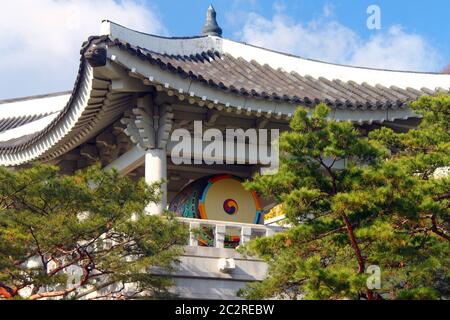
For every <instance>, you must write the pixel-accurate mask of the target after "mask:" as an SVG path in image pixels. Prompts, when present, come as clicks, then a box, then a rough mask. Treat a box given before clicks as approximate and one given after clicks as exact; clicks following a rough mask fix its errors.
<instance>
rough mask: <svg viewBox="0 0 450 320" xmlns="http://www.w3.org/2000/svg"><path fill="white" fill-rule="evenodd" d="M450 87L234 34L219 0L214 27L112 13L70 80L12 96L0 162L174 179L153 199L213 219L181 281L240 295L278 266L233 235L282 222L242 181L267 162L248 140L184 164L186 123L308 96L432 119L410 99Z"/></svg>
mask: <svg viewBox="0 0 450 320" xmlns="http://www.w3.org/2000/svg"><path fill="white" fill-rule="evenodd" d="M449 90H450V75H445V74H437V73H420V72H408V71H405V72H403V71H391V70H378V69H369V68H361V67H352V66H344V65H337V64H332V63H326V62H322V61H315V60H310V59H304V58H301V57H297V56H294V55H290V54H286V53H280V52H275V51H272V50H268V49H265V48H260V47H256V46H252V45H249V44H245V43H240V42H236V41H232V40H229V39H225V38H222V30H221V28H220V27H219V26H218V24H217V22H216V13H215V11H214V9H213V8H212V7H210V8H209V9H208V12H207V20H206V24H205V26H204V28H203V30H202V34H201V35H200V36H193V37H161V36H157V35H150V34H146V33H142V32H139V31H135V30H130V29H128V28H126V27H124V26H120V25H118V24H115V23H113V22H110V21H103V23H102V25H101V32H100V34H99V35H97V36H93V37H90V38H89V39H88V40H87V41H86V42H85V43H84V44H83V45H82V48H81V55H80V64H79V69H78V75H77V77H76V79H75V84H74V87H73V89H72V91H68V92H61V93H50V94H46V95H41V96H33V97H26V98H19V99H9V100H3V101H0V165H1V166H8V167H21V166H28V165H31V164H33V163H35V162H45V163H50V164H55V165H58V166H60V168H61V172H62V173H64V174H71V173H73V172H74V171H76V170H78V169H82V168H85V167H87V166H89V165H91V164H93V163H95V162H97V161H100V162H101V163H102V165H103V166H104V167H105V169H109V168H113V167H114V168H117V170H119V171H120V173H121V174H123V175H129V176H130V177H133V178H139V177H145V179H146V181H147V182H148V183H152V182H155V181H160V180H162V179H165V180H166V181H167V183H166V184H165V185H163V191H164V196H163V199H162V201H161V203H160V204H159V205H156V206H153V207H151V208H149V211H150V212H151V213H152V214H158V213H161V212H163V210H165V209H167V208H169V206H170V209H171V210H174V211H176V212H177V213H179V215H180V216H181V219H184V220H185V221H186V223H189V224H190V225H191V227H192V228H194V227H198V226H200V225H201V226H207V227H211V228H212V229H211V230H212V231H211V234H210V237H209V238H208V237H207V236H205V239H204V241H203V242H204V243H200V242H199V240H198V239H197V238H196V236H194V235H191V239H190V246H189V247H187V249H186V254H185V256H184V257H183V259H182V261H183V263H184V264H183V268H182V270H180V271H179V272H178V273H176V275H175V276H176V279H177V285H178V287H177V291H178V293H180V294H181V295H182V296H184V297H195V298H231V297H234V296H235V292H236V291H237V289H239V288H240V287H242V285H243V284H245V283H246V282H248V281H255V280H259V279H262V277H264V273H265V270H266V266H265V265H264V264H263V263H262V262H261V261H258V260H253V259H250V258H243V257H241V256H239V255H238V254H237V253H236V252H235V251H234V250H233V248H234V247H235V245H237V244H239V243H243V242H245V241H248V240H249V239H251V238H252V237H255V236H261V235H265V234H270V233H272V232H276V227H273V226H270V225H264V224H263V219H262V218H261V215H262V214H263V213H264V212H265V210H266V211H267V210H269V209H270V208H271V207H273V203H271V201H270V199H259V198H258V197H257V195H253V194H251V195H249V194H248V193H246V192H247V191H245V190H244V189H243V188H241V187H240V183H239V178H250V177H251V176H252V174H253V173H255V172H256V171H258V170H260V168H261V164H260V163H256V164H255V163H253V162H251V161H250V158H251V157H252V155H251V154H247V156H246V158H245V159H244V160H246V163H245V164H214V165H207V164H205V163H203V162H202V163H201V164H182V165H176V164H174V163H173V161H172V159H171V158H170V154H171V151H172V149H173V147H174V142H173V141H171V139H170V136H171V134H172V132H173V131H174V130H176V129H186V130H188V131H189V132H192V131H193V129H194V128H193V127H194V121H202V124H203V128H204V129H207V128H216V129H219V130H221V131H224V130H225V129H227V128H242V129H243V130H246V129H249V128H256V129H261V128H267V129H279V130H281V131H283V130H288V128H289V126H288V124H289V120H290V118H291V117H292V115H293V113H294V112H295V109H296V108H297V107H298V106H303V107H306V108H313V107H314V106H315V105H317V104H319V103H322V102H323V103H326V104H327V105H329V106H330V107H331V108H332V117H333V118H335V119H337V120H341V121H351V122H353V123H355V125H356V126H358V127H359V128H360V129H361V132H368V131H370V130H371V129H373V128H378V127H380V126H387V127H390V128H393V129H394V130H398V131H404V130H408V129H410V128H413V127H414V126H416V125H417V124H418V122H419V120H420V119H419V117H418V115H416V114H414V113H413V112H412V111H411V109H410V108H409V106H408V103H409V102H411V101H413V100H416V99H417V98H418V97H420V96H423V95H435V94H437V93H440V92H445V93H448V92H449ZM199 156H200V157H201V155H199V154H198V153H196V152H192V154H190V157H191V158H192V160H195V159H196V158H198V157H199ZM202 160H203V161H204V160H205V159H204V158H203V159H202ZM244 162H245V161H244ZM215 186H216V187H215ZM241 189H242V190H241ZM202 201H203V202H202ZM192 203H193V204H192ZM202 205H203V207H202ZM202 208H203V209H202ZM238 208H239V209H238ZM221 210H222V211H221ZM239 210H240V211H239ZM244 211H245V212H244ZM237 212H239V213H242V215H237ZM258 214H259V215H258ZM233 244H235V245H233Z"/></svg>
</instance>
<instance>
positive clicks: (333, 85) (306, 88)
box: [0, 21, 450, 165]
mask: <svg viewBox="0 0 450 320" xmlns="http://www.w3.org/2000/svg"><path fill="white" fill-rule="evenodd" d="M90 50H94V51H95V50H98V52H97V53H96V54H95V55H92V52H90ZM107 61H108V63H109V66H119V67H121V68H122V70H124V71H128V72H130V73H131V74H132V75H133V74H134V75H137V76H138V78H141V80H145V81H147V83H146V85H149V84H150V85H153V86H155V87H156V88H157V89H161V90H165V91H167V93H170V94H172V95H173V94H174V92H176V95H177V96H178V97H179V98H180V99H181V98H182V97H181V96H183V95H188V96H189V101H190V102H191V100H192V101H194V100H195V101H199V104H200V103H203V105H204V104H205V101H206V102H207V105H208V107H210V108H216V107H217V108H219V107H220V108H219V110H221V109H223V107H224V106H225V107H226V108H227V111H228V109H230V108H234V109H236V110H238V111H236V112H237V113H238V114H240V113H241V112H242V109H244V110H246V113H247V114H251V113H255V115H256V116H258V117H259V116H261V113H265V114H266V116H267V117H268V118H269V117H271V115H272V114H277V116H280V115H281V114H284V115H286V116H288V117H289V116H290V115H291V114H292V113H293V110H295V107H296V106H297V105H305V106H311V105H314V104H317V103H320V102H325V103H327V104H328V105H330V106H331V107H332V108H333V109H334V110H335V113H334V116H335V117H336V118H338V117H337V115H338V111H339V110H342V112H340V118H341V119H345V117H353V118H351V119H352V120H355V121H362V120H361V115H362V114H367V113H370V114H373V115H374V117H372V116H370V117H362V118H365V119H368V120H367V121H369V122H371V121H372V118H375V120H374V121H384V120H386V119H389V120H392V119H399V118H407V117H411V116H414V115H413V114H412V113H411V112H410V111H408V110H407V109H408V108H407V104H408V102H410V101H412V100H415V99H417V98H418V97H419V96H421V95H433V94H436V93H438V92H448V90H449V89H450V75H442V74H430V73H417V72H399V71H386V70H376V69H367V68H356V67H349V66H339V65H334V64H328V63H324V62H318V61H313V60H307V59H303V58H299V57H295V56H290V55H286V54H281V53H277V52H273V51H270V50H266V49H262V48H258V47H254V46H249V45H246V44H243V43H238V42H234V41H230V40H227V39H222V38H220V37H215V36H202V37H190V38H164V37H159V36H152V35H147V34H143V33H140V32H136V31H133V30H129V29H127V28H124V27H122V26H119V25H116V24H113V23H110V22H108V21H106V22H104V23H103V25H102V35H101V36H97V37H91V38H89V40H88V41H87V42H86V43H84V44H83V47H82V50H81V59H80V67H79V71H78V76H77V79H76V81H75V85H74V89H73V91H72V92H71V94H70V95H68V96H67V100H68V102H67V103H66V104H64V105H61V106H60V107H58V108H56V109H51V108H50V105H49V106H48V107H49V110H48V112H47V111H45V110H44V111H43V112H41V111H40V112H34V113H33V112H31V113H29V112H28V113H21V111H17V113H14V114H13V115H12V116H11V115H10V114H9V113H8V114H7V113H5V114H4V115H3V116H2V113H1V110H2V108H3V107H5V106H7V105H8V104H11V103H14V101H6V102H3V104H0V165H17V164H22V163H26V162H28V161H32V160H36V159H44V160H48V159H52V158H54V157H57V156H59V155H61V154H63V153H64V152H66V151H68V150H70V148H73V147H76V146H77V145H79V144H81V143H83V142H84V141H86V139H89V138H91V137H93V136H94V135H95V134H96V133H98V132H99V130H102V128H104V127H105V126H107V125H109V124H111V121H115V119H117V118H118V117H120V115H121V113H123V111H124V110H125V109H126V108H127V107H129V105H130V101H131V99H132V93H130V92H129V93H128V94H127V93H126V92H116V91H114V89H113V88H112V87H111V83H112V79H111V78H108V76H105V74H102V72H99V71H98V70H100V69H101V68H97V67H103V66H105V65H106V63H107ZM124 77H128V74H127V73H124ZM145 81H144V83H145ZM170 94H169V95H170ZM183 98H184V97H183ZM33 101H37V99H36V98H34V99H29V100H28V103H33ZM16 102H17V101H16ZM192 103H193V102H192ZM200 105H202V104H200ZM44 107H45V106H44ZM44 109H45V108H44ZM50 109H51V110H50ZM396 109H398V112H396V111H395V110H396ZM261 110H262V111H261ZM383 110H384V111H383ZM50 115H54V118H53V117H50ZM46 117H47V119H50V118H51V119H50V120H49V122H48V123H45V122H43V120H44V119H45V118H46ZM347 119H349V118H347ZM358 119H359V120H358ZM377 119H378V120H377ZM39 121H41V122H42V123H43V124H45V127H39V126H37V125H36V126H34V125H35V124H36V123H38V122H39ZM21 128H24V130H21ZM25 128H28V129H27V130H25ZM33 128H34V129H35V131H33V130H32V129H33ZM13 130H14V131H13ZM12 132H14V134H15V133H16V132H17V136H14V137H13V138H11V139H9V138H8V139H5V140H3V141H2V138H1V137H2V136H3V137H11V133H12Z"/></svg>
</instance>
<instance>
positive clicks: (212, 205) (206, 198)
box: [169, 175, 262, 224]
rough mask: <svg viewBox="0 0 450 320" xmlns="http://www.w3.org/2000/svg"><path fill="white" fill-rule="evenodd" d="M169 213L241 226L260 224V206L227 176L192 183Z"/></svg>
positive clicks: (178, 197) (239, 181) (175, 200)
mask: <svg viewBox="0 0 450 320" xmlns="http://www.w3.org/2000/svg"><path fill="white" fill-rule="evenodd" d="M169 210H170V211H173V212H175V213H176V214H177V215H178V216H180V217H185V218H198V219H208V220H219V221H229V222H241V223H255V224H258V223H260V222H261V212H262V209H261V204H260V200H259V198H258V195H257V194H256V193H255V192H252V191H248V190H246V189H245V188H244V187H243V185H242V183H241V180H240V179H239V178H237V177H234V176H230V175H219V176H211V177H206V178H202V179H199V180H197V181H194V182H193V183H191V184H189V185H188V186H187V187H185V188H184V189H183V190H182V191H181V192H180V193H179V194H178V195H177V196H176V197H175V198H174V200H173V201H172V202H171V204H170V206H169Z"/></svg>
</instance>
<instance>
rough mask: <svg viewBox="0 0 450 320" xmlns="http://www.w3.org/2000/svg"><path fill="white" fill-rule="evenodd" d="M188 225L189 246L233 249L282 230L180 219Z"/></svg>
mask: <svg viewBox="0 0 450 320" xmlns="http://www.w3.org/2000/svg"><path fill="white" fill-rule="evenodd" d="M180 220H181V221H182V222H183V223H186V224H188V225H189V246H192V247H199V246H200V247H215V248H229V249H230V248H231V249H233V248H235V247H236V246H238V245H241V244H244V243H247V242H249V241H250V240H253V239H255V238H258V237H266V236H272V235H274V234H275V233H277V232H279V231H281V230H283V228H281V227H272V226H271V227H267V226H264V225H258V224H250V223H236V222H227V221H215V220H201V219H190V218H180ZM205 238H206V239H205Z"/></svg>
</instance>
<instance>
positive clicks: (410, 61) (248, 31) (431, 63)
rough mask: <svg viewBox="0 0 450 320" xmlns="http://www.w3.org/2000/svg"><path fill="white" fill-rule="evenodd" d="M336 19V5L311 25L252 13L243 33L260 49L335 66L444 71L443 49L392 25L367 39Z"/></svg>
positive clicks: (281, 15) (278, 15) (283, 16)
mask: <svg viewBox="0 0 450 320" xmlns="http://www.w3.org/2000/svg"><path fill="white" fill-rule="evenodd" d="M332 17H333V12H332V7H330V6H326V7H325V8H324V11H323V16H322V17H320V18H318V19H315V20H312V21H310V22H308V23H306V24H302V23H298V22H296V21H295V20H294V19H292V17H290V16H288V15H286V14H285V13H284V12H280V11H276V12H275V14H274V15H273V17H272V18H271V19H267V18H265V17H263V16H261V15H258V14H256V13H250V14H249V15H248V17H247V20H246V22H245V24H244V26H243V28H242V31H240V32H239V33H237V35H238V37H240V39H241V40H242V41H244V42H247V43H251V44H254V45H257V46H261V47H266V48H271V49H274V50H278V51H282V52H286V53H291V54H296V55H300V56H302V57H305V58H311V59H318V60H323V61H328V62H334V63H342V64H351V65H356V66H365V67H374V68H386V69H397V70H411V71H438V70H439V69H440V68H442V59H441V57H440V55H439V53H438V51H437V50H436V49H435V48H433V46H432V45H430V44H429V43H428V42H427V41H426V39H425V38H423V37H422V36H420V35H418V34H413V33H407V32H405V31H404V30H403V29H402V28H401V27H400V26H391V27H390V28H388V29H386V30H382V31H377V32H376V33H374V35H373V36H372V37H370V38H369V39H363V38H362V37H361V36H360V35H358V34H357V33H356V32H355V31H353V30H352V29H350V28H348V27H346V26H344V25H343V24H341V23H340V22H338V21H336V20H334V19H333V18H332Z"/></svg>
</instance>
